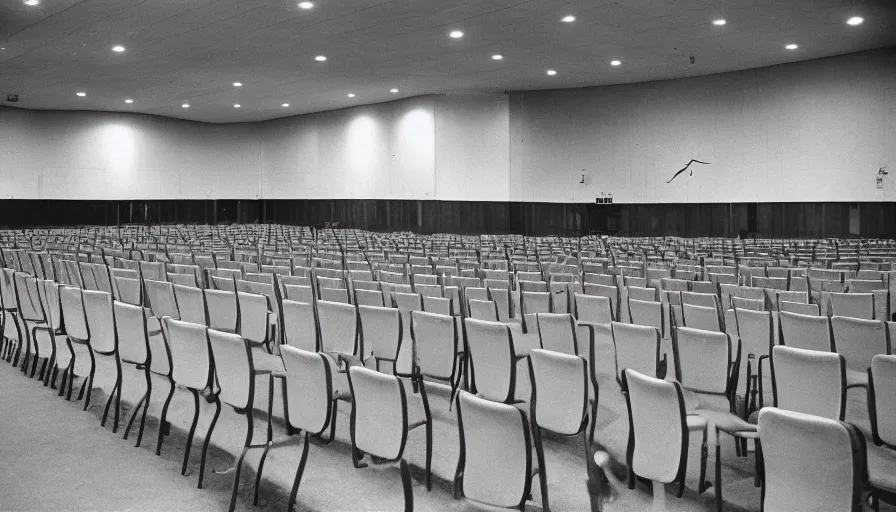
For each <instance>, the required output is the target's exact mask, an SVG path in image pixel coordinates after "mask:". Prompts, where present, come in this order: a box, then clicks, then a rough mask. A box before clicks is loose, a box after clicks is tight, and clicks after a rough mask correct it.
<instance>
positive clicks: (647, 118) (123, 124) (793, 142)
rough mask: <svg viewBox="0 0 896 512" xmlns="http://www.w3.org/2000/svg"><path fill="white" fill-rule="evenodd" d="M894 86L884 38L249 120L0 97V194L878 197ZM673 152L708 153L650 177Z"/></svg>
mask: <svg viewBox="0 0 896 512" xmlns="http://www.w3.org/2000/svg"><path fill="white" fill-rule="evenodd" d="M894 84H896V49H894V48H889V49H883V50H875V51H869V52H863V53H859V54H852V55H846V56H841V57H834V58H829V59H821V60H816V61H806V62H799V63H794V64H788V65H782V66H774V67H769V68H762V69H756V70H748V71H740V72H734V73H726V74H721V75H710V76H705V77H697V78H689V79H683V80H674V81H663V82H650V83H643V84H635V85H623V86H613V87H597V88H587V89H574V90H558V91H536V92H513V93H509V94H477V95H440V96H424V97H417V98H411V99H407V100H400V101H395V102H390V103H382V104H376V105H368V106H361V107H356V108H351V109H345V110H338V111H329V112H322V113H317V114H309V115H302V116H295V117H290V118H283V119H278V120H272V121H266V122H261V123H239V124H229V125H221V124H206V123H194V122H187V121H181V120H175V119H169V118H162V117H155V116H148V115H137V114H126V113H102V112H56V111H28V110H19V109H11V108H2V107H0V148H2V150H0V151H2V152H0V184H2V186H0V198H21V199H97V200H125V199H259V198H261V199H288V198H295V199H374V198H375V199H416V200H450V201H524V202H562V203H570V202H593V201H594V198H595V197H598V196H600V195H601V193H610V194H612V195H613V198H614V201H615V202H617V203H729V202H820V201H893V200H896V184H894V183H893V180H894V178H893V177H887V178H885V179H884V183H883V188H877V186H876V177H875V173H876V170H877V169H878V168H879V167H881V166H886V165H889V166H890V170H892V171H896V86H894ZM691 158H697V159H701V160H706V161H709V162H711V163H712V164H711V165H707V166H697V165H695V166H694V175H693V176H692V177H691V176H688V173H684V174H682V175H681V176H679V177H678V178H677V179H675V180H674V181H673V182H672V183H671V184H666V183H665V182H666V180H668V179H669V178H670V177H671V176H672V174H673V173H674V172H675V171H676V170H678V169H680V168H681V167H682V166H683V165H684V164H685V163H686V162H687V161H688V160H690V159H691ZM583 174H584V183H580V181H581V180H582V176H583Z"/></svg>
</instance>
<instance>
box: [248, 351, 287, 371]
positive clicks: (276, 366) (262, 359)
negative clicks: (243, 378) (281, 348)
mask: <svg viewBox="0 0 896 512" xmlns="http://www.w3.org/2000/svg"><path fill="white" fill-rule="evenodd" d="M252 364H253V367H254V369H255V371H256V372H257V373H284V372H286V368H284V366H283V359H280V358H279V357H278V356H275V355H273V354H268V353H267V352H266V351H265V350H264V348H262V347H260V346H259V347H253V348H252Z"/></svg>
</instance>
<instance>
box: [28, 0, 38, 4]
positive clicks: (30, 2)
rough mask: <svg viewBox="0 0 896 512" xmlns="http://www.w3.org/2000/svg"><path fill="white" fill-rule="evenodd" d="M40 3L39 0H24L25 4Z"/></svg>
mask: <svg viewBox="0 0 896 512" xmlns="http://www.w3.org/2000/svg"><path fill="white" fill-rule="evenodd" d="M39 3H40V0H25V5H37V4H39Z"/></svg>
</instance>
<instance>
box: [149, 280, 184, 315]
mask: <svg viewBox="0 0 896 512" xmlns="http://www.w3.org/2000/svg"><path fill="white" fill-rule="evenodd" d="M143 288H144V289H145V291H146V297H147V299H148V300H149V309H150V311H152V316H154V317H157V318H162V317H163V316H167V317H171V318H174V319H179V318H180V311H179V310H178V308H177V298H175V296H174V286H173V285H172V284H171V283H169V282H166V281H155V280H152V279H144V280H143Z"/></svg>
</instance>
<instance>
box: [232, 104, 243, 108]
mask: <svg viewBox="0 0 896 512" xmlns="http://www.w3.org/2000/svg"><path fill="white" fill-rule="evenodd" d="M241 106H242V105H240V104H239V103H234V104H233V108H240V107H241Z"/></svg>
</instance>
